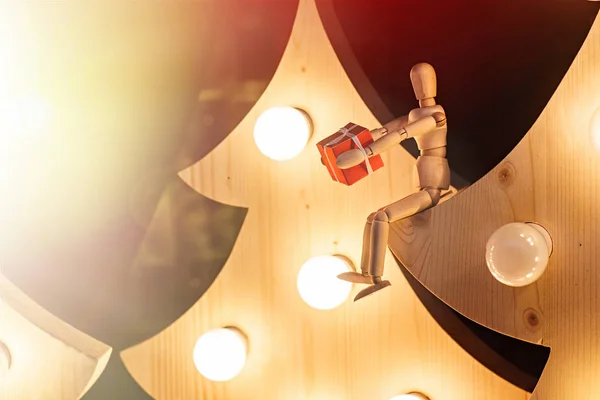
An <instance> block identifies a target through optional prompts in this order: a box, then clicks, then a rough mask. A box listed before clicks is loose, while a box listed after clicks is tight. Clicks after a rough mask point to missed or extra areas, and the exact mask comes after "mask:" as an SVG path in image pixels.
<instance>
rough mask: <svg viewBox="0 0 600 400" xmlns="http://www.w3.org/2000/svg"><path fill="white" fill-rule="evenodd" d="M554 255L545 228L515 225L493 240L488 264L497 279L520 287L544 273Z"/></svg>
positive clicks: (515, 223)
mask: <svg viewBox="0 0 600 400" xmlns="http://www.w3.org/2000/svg"><path fill="white" fill-rule="evenodd" d="M551 253H552V239H551V238H550V235H549V234H548V232H547V231H546V230H545V229H544V228H543V227H541V226H540V225H538V224H534V223H522V222H514V223H510V224H506V225H504V226H502V227H501V228H499V229H498V230H497V231H495V232H494V233H493V234H492V236H490V238H489V239H488V241H487V245H486V248H485V261H486V263H487V266H488V268H489V270H490V272H491V273H492V275H493V276H494V278H496V279H497V280H499V281H500V282H502V283H504V284H505V285H508V286H514V287H520V286H526V285H529V284H531V283H533V282H535V281H536V280H537V279H538V278H539V277H540V276H541V275H542V274H543V273H544V271H545V270H546V267H547V266H548V259H549V258H550V254H551Z"/></svg>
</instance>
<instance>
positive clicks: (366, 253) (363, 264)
mask: <svg viewBox="0 0 600 400" xmlns="http://www.w3.org/2000/svg"><path fill="white" fill-rule="evenodd" d="M375 214H376V213H373V214H371V215H369V217H368V218H367V223H366V224H365V229H364V232H363V246H362V257H361V260H360V273H358V272H344V273H342V274H339V275H338V278H339V279H342V280H344V281H347V282H352V283H365V284H369V283H371V282H372V281H371V277H370V276H369V262H370V259H371V256H370V255H371V229H372V225H373V218H374V217H375Z"/></svg>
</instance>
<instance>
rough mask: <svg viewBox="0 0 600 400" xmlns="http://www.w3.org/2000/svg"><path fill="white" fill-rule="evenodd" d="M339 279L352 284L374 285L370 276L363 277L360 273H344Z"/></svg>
mask: <svg viewBox="0 0 600 400" xmlns="http://www.w3.org/2000/svg"><path fill="white" fill-rule="evenodd" d="M337 277H338V278H339V279H341V280H343V281H346V282H350V283H364V284H366V285H368V284H370V283H373V281H372V280H371V277H370V276H369V275H363V274H361V273H358V272H344V273H341V274H339V275H338V276H337Z"/></svg>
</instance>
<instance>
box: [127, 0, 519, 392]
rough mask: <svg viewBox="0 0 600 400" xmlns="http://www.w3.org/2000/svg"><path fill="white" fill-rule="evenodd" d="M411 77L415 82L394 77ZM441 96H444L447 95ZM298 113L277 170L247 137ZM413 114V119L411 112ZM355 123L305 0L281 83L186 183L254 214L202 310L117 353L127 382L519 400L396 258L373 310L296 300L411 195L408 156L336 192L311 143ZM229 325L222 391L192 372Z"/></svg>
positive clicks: (367, 120)
mask: <svg viewBox="0 0 600 400" xmlns="http://www.w3.org/2000/svg"><path fill="white" fill-rule="evenodd" d="M398 73H399V74H401V75H403V76H405V78H406V79H407V80H408V79H409V75H408V73H409V71H399V72H398ZM440 90H443V89H440ZM277 105H290V106H296V107H299V108H302V109H304V110H306V111H307V112H308V113H309V114H310V115H311V116H312V118H313V122H314V126H315V133H314V135H313V137H312V139H311V141H310V143H309V144H308V146H307V148H306V149H305V151H304V152H303V153H302V154H300V156H298V157H297V158H295V159H293V160H290V161H288V162H282V163H278V162H275V161H272V160H270V159H268V158H266V157H265V156H263V155H262V154H260V153H259V151H258V149H257V148H256V146H255V144H254V142H253V136H252V129H253V124H254V121H255V120H256V118H257V117H258V116H259V115H260V113H261V112H262V111H264V110H265V109H267V108H269V107H271V106H277ZM407 111H408V110H407ZM349 121H352V122H355V123H358V124H361V125H363V126H368V127H376V126H380V125H381V122H382V121H377V120H376V119H375V118H374V116H373V115H372V114H371V113H370V111H369V110H368V108H367V107H366V105H365V104H364V103H363V101H362V100H361V99H360V97H359V95H358V93H357V92H356V90H355V89H354V88H353V86H352V84H351V82H350V81H349V79H348V77H347V76H346V74H345V73H344V71H343V68H342V66H341V65H340V63H339V60H338V59H337V58H336V56H335V53H334V51H333V49H332V48H331V45H330V43H329V41H328V39H327V36H326V34H325V32H324V29H323V27H322V25H321V22H320V20H319V15H318V13H317V10H316V7H315V4H314V0H301V1H300V8H299V12H298V15H297V19H296V22H295V25H294V28H293V33H292V36H291V39H290V42H289V44H288V47H287V49H286V51H285V54H284V57H283V59H282V62H281V64H280V66H279V68H278V70H277V72H276V73H275V76H274V78H273V80H272V82H271V83H270V85H269V87H268V88H267V90H266V91H265V94H264V95H263V96H262V97H261V99H260V100H259V101H258V103H257V104H256V106H255V107H254V108H253V109H252V111H251V112H250V113H249V114H248V116H247V117H246V118H245V119H244V120H243V121H242V122H241V123H240V124H239V125H238V126H237V127H236V129H235V130H234V131H233V133H232V134H231V135H230V136H229V137H228V139H226V140H225V141H224V142H223V143H221V144H220V145H219V146H218V147H217V148H216V149H215V150H214V151H213V152H212V153H210V154H209V155H208V156H207V157H205V158H204V159H203V160H202V161H200V162H199V163H197V164H196V165H194V166H193V167H191V168H190V169H188V170H186V171H183V172H182V173H181V177H182V178H183V179H184V180H185V181H186V182H187V183H188V184H189V185H191V186H192V187H193V188H194V189H196V190H197V191H198V192H199V193H201V194H202V195H205V196H207V197H209V198H212V199H214V200H217V201H220V202H223V203H226V204H231V205H235V206H243V207H248V215H247V217H246V220H245V222H244V226H243V227H242V230H241V232H240V236H239V238H238V240H237V243H236V245H235V246H234V248H233V251H232V254H231V257H230V258H229V260H228V262H227V264H226V265H225V267H224V269H223V271H222V272H221V273H220V275H219V276H218V278H217V279H216V280H215V283H214V284H213V285H212V286H211V288H210V289H209V290H208V291H207V293H206V294H205V295H204V296H203V297H202V298H201V299H200V300H199V301H198V303H197V304H196V305H195V306H194V307H193V308H192V309H191V310H190V311H189V312H187V313H186V314H185V315H184V316H183V317H182V318H180V319H179V320H178V321H176V322H175V323H174V324H173V325H172V326H171V327H169V328H168V329H166V330H165V331H163V332H162V333H160V334H159V335H157V336H156V337H154V338H152V339H149V340H147V341H146V342H144V343H142V344H140V345H138V346H135V347H133V348H130V349H128V350H126V351H124V352H123V353H122V357H123V359H124V361H125V364H126V365H127V366H128V368H129V371H130V372H131V374H132V375H133V376H134V377H135V378H136V379H137V381H138V382H139V384H140V385H141V386H143V387H144V389H145V390H147V391H148V392H149V393H150V394H151V395H152V396H153V397H154V398H156V399H159V400H189V399H206V400H210V399H214V400H217V399H219V400H223V399H231V400H245V399H248V400H255V399H298V400H300V399H302V400H304V399H314V400H317V399H323V400H324V399H328V400H330V399H356V400H364V399H373V400H377V399H381V400H386V399H389V398H391V397H392V396H394V395H397V394H400V393H404V392H407V391H411V390H418V391H422V392H424V393H426V394H428V395H429V396H431V398H432V399H444V400H448V399H455V400H470V399H473V400H475V399H477V400H482V399H484V400H492V399H493V400H496V399H497V400H513V399H519V400H524V399H526V398H527V397H528V395H527V393H525V392H524V391H522V390H520V389H518V388H517V387H515V386H513V385H511V384H509V383H507V382H506V381H504V380H502V379H501V378H499V377H498V376H496V375H494V374H493V373H491V372H490V371H488V370H487V369H486V368H484V367H483V366H482V365H481V364H479V363H478V362H477V361H475V360H474V359H473V358H472V357H471V356H470V355H469V354H467V353H466V352H465V351H464V350H463V349H461V348H460V347H459V346H458V345H457V344H456V343H454V341H453V340H452V339H451V338H450V337H449V336H448V335H447V334H446V333H445V332H444V331H443V330H442V329H441V328H440V327H439V325H438V324H437V323H436V322H435V321H434V320H433V318H432V317H431V316H430V315H429V314H428V313H427V311H426V310H425V308H424V307H423V306H422V304H421V303H420V302H419V300H418V299H417V297H416V296H415V294H414V293H413V292H412V290H411V288H410V286H409V285H408V283H407V282H406V280H405V278H404V277H403V276H402V274H401V273H400V271H399V270H398V268H397V267H395V262H394V259H393V257H392V256H391V254H388V258H387V271H386V276H387V278H388V279H390V280H391V282H392V287H391V288H389V289H386V291H383V292H381V293H380V294H378V295H377V296H372V297H370V298H368V299H365V300H364V301H361V302H358V303H352V301H351V300H350V299H351V298H352V297H353V296H354V295H355V294H356V293H357V291H358V290H359V289H360V288H358V287H355V288H354V290H353V293H352V294H351V297H350V298H349V299H348V301H347V302H346V303H345V304H343V305H342V306H341V307H339V308H337V309H334V310H330V311H318V310H315V309H312V308H310V307H309V306H308V305H306V304H305V303H304V302H303V301H302V299H301V298H300V296H299V295H298V292H297V290H296V276H297V274H298V271H299V270H300V267H301V265H302V263H303V262H304V261H306V260H307V259H308V258H309V257H311V256H316V255H322V254H334V253H337V254H343V255H346V256H348V257H349V258H350V259H352V260H353V261H354V262H357V261H358V260H360V253H361V242H362V231H363V226H364V223H365V220H366V217H367V216H368V215H369V213H371V212H372V211H374V210H376V209H378V208H379V207H381V206H384V205H386V204H388V203H391V202H393V201H395V200H397V199H399V198H401V197H403V196H405V195H407V194H409V193H411V192H412V191H413V190H414V188H413V183H412V169H413V164H414V159H413V158H412V157H411V156H410V155H409V154H408V153H407V152H406V151H405V150H404V149H403V148H401V147H400V146H398V148H396V149H394V150H393V151H390V152H389V153H388V154H386V155H385V156H384V163H385V168H383V169H382V170H380V171H377V172H375V173H374V174H373V176H371V177H370V178H369V179H366V180H363V181H361V182H359V183H357V184H355V185H354V186H352V187H349V188H348V187H345V186H343V185H339V184H336V183H335V182H333V181H332V180H331V178H330V177H329V175H328V174H327V171H326V170H325V168H324V167H323V166H322V165H321V163H320V162H319V155H318V152H317V150H316V147H315V143H316V142H317V141H318V140H320V139H321V138H324V137H326V136H328V135H330V134H331V133H333V132H335V131H336V130H338V129H339V128H340V127H341V126H343V125H345V124H346V123H347V122H349ZM226 325H233V326H237V327H239V328H240V329H242V330H243V331H244V332H245V333H246V334H247V335H248V336H249V340H250V353H249V358H248V361H247V364H246V367H245V369H244V370H243V371H242V373H241V374H240V375H239V376H238V377H236V378H235V379H234V380H232V381H229V382H225V383H213V382H210V381H207V380H205V379H204V378H202V376H201V375H200V374H199V373H198V372H197V371H196V370H195V368H194V364H193V360H192V351H193V347H194V344H195V341H196V340H197V338H198V337H199V336H200V335H201V334H202V333H204V332H206V331H207V330H209V329H212V328H217V327H221V326H226Z"/></svg>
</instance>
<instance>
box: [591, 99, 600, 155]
mask: <svg viewBox="0 0 600 400" xmlns="http://www.w3.org/2000/svg"><path fill="white" fill-rule="evenodd" d="M590 135H591V138H592V143H593V144H594V147H596V150H600V107H599V108H598V109H597V110H596V111H595V112H594V114H592V119H591V121H590Z"/></svg>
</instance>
